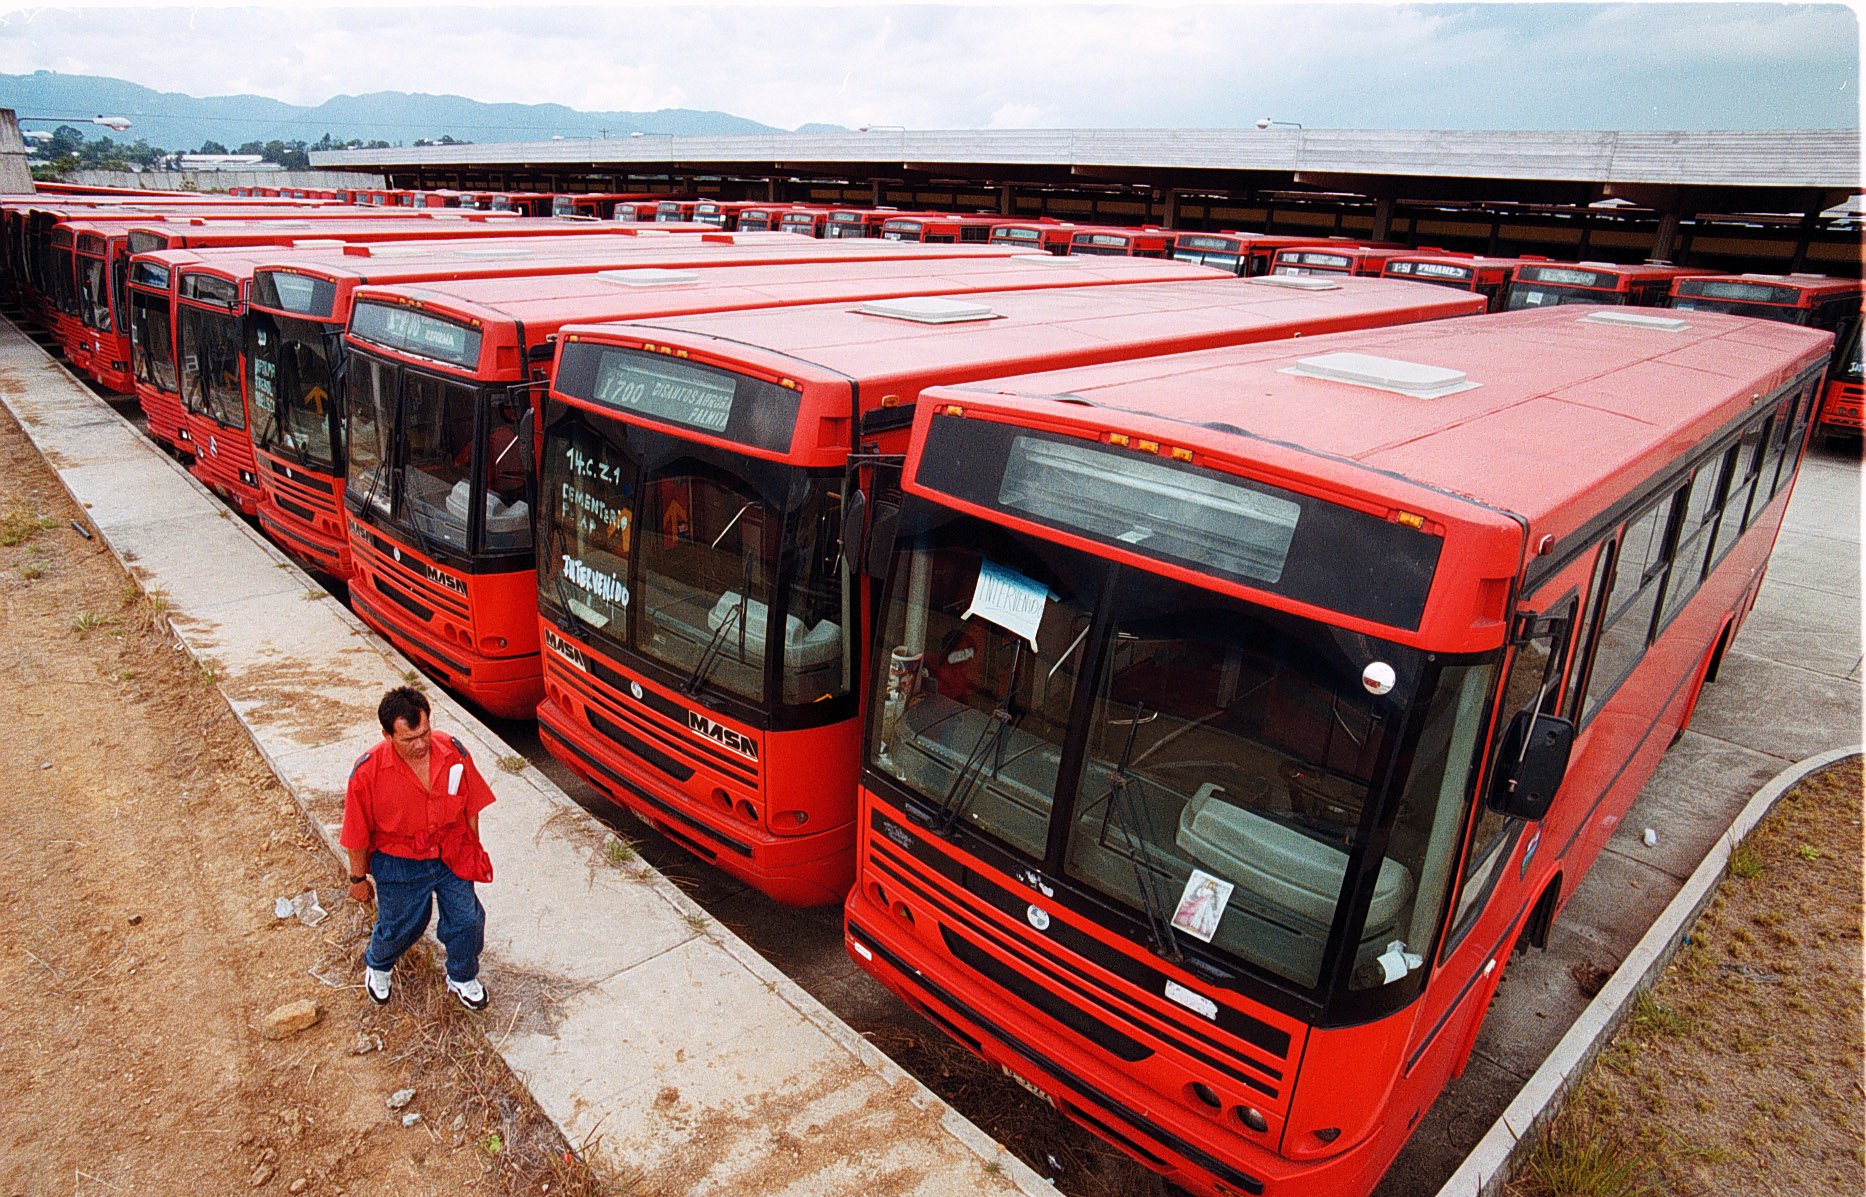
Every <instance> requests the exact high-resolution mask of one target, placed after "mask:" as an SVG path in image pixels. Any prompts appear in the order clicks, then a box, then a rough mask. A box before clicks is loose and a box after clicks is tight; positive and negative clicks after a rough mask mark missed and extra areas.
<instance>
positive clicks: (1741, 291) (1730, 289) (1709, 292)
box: [1678, 279, 1800, 303]
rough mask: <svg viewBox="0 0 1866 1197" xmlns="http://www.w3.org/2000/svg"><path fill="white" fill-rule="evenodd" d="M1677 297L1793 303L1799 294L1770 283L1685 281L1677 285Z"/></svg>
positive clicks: (1718, 280) (1788, 288)
mask: <svg viewBox="0 0 1866 1197" xmlns="http://www.w3.org/2000/svg"><path fill="white" fill-rule="evenodd" d="M1678 294H1679V295H1681V296H1682V295H1695V296H1697V297H1699V298H1701V299H1734V300H1738V301H1740V302H1744V303H1794V302H1795V300H1796V299H1797V298H1798V297H1799V296H1800V292H1799V291H1797V290H1796V289H1795V288H1793V287H1782V286H1777V285H1775V284H1772V283H1740V282H1736V281H1734V280H1732V279H1687V280H1686V281H1684V282H1682V283H1680V284H1679V285H1678Z"/></svg>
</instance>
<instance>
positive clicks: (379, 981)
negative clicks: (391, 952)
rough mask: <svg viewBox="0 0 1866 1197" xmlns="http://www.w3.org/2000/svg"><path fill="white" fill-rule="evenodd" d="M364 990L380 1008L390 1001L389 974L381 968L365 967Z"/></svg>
mask: <svg viewBox="0 0 1866 1197" xmlns="http://www.w3.org/2000/svg"><path fill="white" fill-rule="evenodd" d="M363 990H364V992H366V993H367V994H369V1000H370V1001H372V1002H374V1003H376V1004H377V1005H378V1006H380V1005H383V1004H385V1003H386V1002H388V1000H389V974H388V973H386V972H384V971H382V970H381V969H379V968H371V967H369V966H368V965H367V964H365V965H364V966H363Z"/></svg>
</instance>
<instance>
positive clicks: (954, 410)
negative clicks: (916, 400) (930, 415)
mask: <svg viewBox="0 0 1866 1197" xmlns="http://www.w3.org/2000/svg"><path fill="white" fill-rule="evenodd" d="M942 414H944V415H948V416H963V415H964V414H965V408H963V407H960V406H959V405H958V404H957V403H948V404H947V405H946V406H945V408H944V409H943V410H942Z"/></svg>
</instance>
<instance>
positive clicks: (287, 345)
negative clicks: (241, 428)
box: [246, 308, 343, 473]
mask: <svg viewBox="0 0 1866 1197" xmlns="http://www.w3.org/2000/svg"><path fill="white" fill-rule="evenodd" d="M246 322H247V340H246V362H247V370H248V377H247V390H248V393H249V394H250V395H251V396H252V397H253V447H254V448H256V449H265V450H272V449H281V450H283V451H285V452H286V453H289V454H291V455H292V456H294V457H296V458H297V459H298V463H299V464H300V465H304V466H311V467H315V468H317V469H319V470H322V471H323V472H325V473H335V472H336V471H337V461H338V459H339V457H340V456H341V454H340V452H339V450H338V449H337V446H338V445H339V444H341V443H342V442H341V441H340V439H339V436H340V428H339V425H338V421H339V419H340V418H341V413H340V412H339V411H338V410H337V408H338V405H337V401H336V398H335V395H336V383H335V382H334V381H333V379H332V371H331V365H332V362H333V360H338V359H341V356H342V353H343V349H342V345H343V342H342V340H341V339H340V335H339V334H340V330H339V329H338V328H337V326H335V325H328V324H320V323H318V322H316V321H313V320H299V319H296V318H294V317H290V316H276V315H274V314H272V313H271V312H267V311H263V310H261V309H258V308H253V309H250V310H249V311H248V312H247V316H246Z"/></svg>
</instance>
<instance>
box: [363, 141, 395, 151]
mask: <svg viewBox="0 0 1866 1197" xmlns="http://www.w3.org/2000/svg"><path fill="white" fill-rule="evenodd" d="M361 148H363V149H366V150H386V149H389V148H390V146H389V143H388V142H386V141H372V142H370V143H369V144H368V145H365V146H362V147H361Z"/></svg>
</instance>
